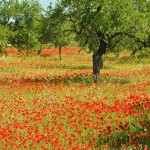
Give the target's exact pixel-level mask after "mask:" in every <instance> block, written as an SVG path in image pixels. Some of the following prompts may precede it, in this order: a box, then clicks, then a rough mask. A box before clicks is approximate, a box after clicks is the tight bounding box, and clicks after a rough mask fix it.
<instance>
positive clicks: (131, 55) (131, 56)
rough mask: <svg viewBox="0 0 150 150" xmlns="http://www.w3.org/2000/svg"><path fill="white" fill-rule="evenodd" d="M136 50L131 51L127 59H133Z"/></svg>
mask: <svg viewBox="0 0 150 150" xmlns="http://www.w3.org/2000/svg"><path fill="white" fill-rule="evenodd" d="M136 52H137V50H133V52H132V53H131V54H130V56H129V57H128V59H131V58H133V56H134V55H135V54H136Z"/></svg>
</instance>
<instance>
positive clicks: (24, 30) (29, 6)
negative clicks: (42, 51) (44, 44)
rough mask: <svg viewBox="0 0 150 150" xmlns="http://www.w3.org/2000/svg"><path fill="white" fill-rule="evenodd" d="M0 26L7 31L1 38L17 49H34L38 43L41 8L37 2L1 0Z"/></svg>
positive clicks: (34, 0) (31, 0) (33, 0)
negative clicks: (7, 33)
mask: <svg viewBox="0 0 150 150" xmlns="http://www.w3.org/2000/svg"><path fill="white" fill-rule="evenodd" d="M0 8H1V10H0V25H1V26H2V27H3V28H4V30H7V31H8V30H9V35H8V36H6V34H4V35H3V36H5V38H4V37H3V39H5V43H11V44H12V45H14V46H15V47H17V48H18V49H35V48H36V47H37V46H39V45H40V43H39V32H38V31H39V28H40V21H41V15H42V7H41V5H40V4H39V2H38V1H37V0H23V1H19V0H1V1H0Z"/></svg>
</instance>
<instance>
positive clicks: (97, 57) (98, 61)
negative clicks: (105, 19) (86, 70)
mask: <svg viewBox="0 0 150 150" xmlns="http://www.w3.org/2000/svg"><path fill="white" fill-rule="evenodd" d="M97 35H98V37H100V38H101V40H100V43H99V48H98V50H97V52H96V53H94V54H93V77H94V83H99V81H100V69H101V68H102V67H103V59H102V56H103V54H105V53H106V46H107V43H106V39H105V35H104V34H103V33H102V32H99V33H97Z"/></svg>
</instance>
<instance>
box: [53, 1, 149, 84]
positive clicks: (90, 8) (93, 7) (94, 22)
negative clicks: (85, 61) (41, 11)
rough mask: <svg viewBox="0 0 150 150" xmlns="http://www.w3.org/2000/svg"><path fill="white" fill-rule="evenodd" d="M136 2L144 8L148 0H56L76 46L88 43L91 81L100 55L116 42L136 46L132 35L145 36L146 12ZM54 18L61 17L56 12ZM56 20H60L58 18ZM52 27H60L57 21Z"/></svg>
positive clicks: (98, 72)
mask: <svg viewBox="0 0 150 150" xmlns="http://www.w3.org/2000/svg"><path fill="white" fill-rule="evenodd" d="M138 2H143V5H142V8H143V7H144V9H145V8H146V5H147V3H148V2H149V1H147V0H144V1H143V0H130V1H126V0H122V1H120V0H112V1H110V0H97V1H95V0H91V1H89V0H80V1H78V0H61V1H60V2H58V5H57V7H59V9H60V10H61V13H62V14H63V16H65V18H66V19H67V22H69V26H68V31H69V32H74V33H75V35H76V37H75V40H76V41H77V42H78V43H79V46H81V47H88V48H89V49H90V51H91V52H93V53H94V54H93V76H94V82H95V83H98V82H99V75H100V68H101V67H102V65H103V59H102V57H103V55H104V54H105V53H106V51H107V50H108V49H114V48H115V47H119V46H122V47H124V48H125V47H127V46H129V45H132V44H134V45H133V46H135V47H137V44H138V42H137V40H136V38H140V40H142V41H143V40H144V39H146V38H147V37H148V35H147V34H146V32H147V31H148V29H149V25H148V24H147V22H148V19H147V18H145V15H146V14H145V13H147V12H143V13H139V11H138V9H137V7H139V6H140V3H138ZM148 13H149V12H148ZM58 16H59V15H58ZM146 16H147V15H146ZM55 19H59V20H61V18H59V17H57V15H56V16H55ZM66 19H64V20H66ZM58 23H60V24H61V21H60V22H59V21H58ZM145 27H146V28H145ZM55 29H56V31H59V29H61V28H59V25H57V27H56V28H55ZM133 36H135V37H133ZM126 39H127V40H126ZM128 39H130V40H128ZM131 39H132V40H131ZM127 41H128V42H127ZM131 43H132V44H131Z"/></svg>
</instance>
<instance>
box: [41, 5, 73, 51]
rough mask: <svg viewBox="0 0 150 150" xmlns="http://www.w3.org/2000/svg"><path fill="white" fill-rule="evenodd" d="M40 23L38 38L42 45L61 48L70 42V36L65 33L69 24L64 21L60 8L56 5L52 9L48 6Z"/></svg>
mask: <svg viewBox="0 0 150 150" xmlns="http://www.w3.org/2000/svg"><path fill="white" fill-rule="evenodd" d="M42 22H43V24H42V28H41V38H40V39H41V41H42V43H44V44H47V43H53V45H54V46H55V47H60V48H61V47H64V46H66V45H68V44H69V43H70V42H71V37H72V35H70V34H69V33H67V32H66V30H67V29H68V27H69V23H68V22H67V20H66V16H65V13H64V12H63V9H62V7H60V6H59V5H56V7H55V8H54V9H53V8H52V7H51V6H49V7H48V9H47V11H46V15H45V16H43V20H42Z"/></svg>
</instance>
